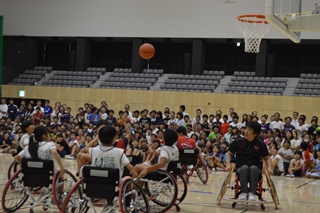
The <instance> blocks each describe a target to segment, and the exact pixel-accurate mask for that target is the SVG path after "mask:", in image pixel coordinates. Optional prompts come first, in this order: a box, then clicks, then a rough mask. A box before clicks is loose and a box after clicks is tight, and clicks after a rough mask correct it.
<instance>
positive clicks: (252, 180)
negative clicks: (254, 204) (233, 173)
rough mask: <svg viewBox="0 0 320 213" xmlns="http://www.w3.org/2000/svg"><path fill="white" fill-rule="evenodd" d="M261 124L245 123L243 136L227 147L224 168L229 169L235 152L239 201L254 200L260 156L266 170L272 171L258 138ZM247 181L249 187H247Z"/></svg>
mask: <svg viewBox="0 0 320 213" xmlns="http://www.w3.org/2000/svg"><path fill="white" fill-rule="evenodd" d="M260 131H261V126H260V124H259V123H258V122H255V121H252V122H249V123H248V124H247V127H246V131H245V137H244V138H237V139H236V140H235V141H234V142H233V143H231V145H230V147H229V151H228V154H227V157H226V168H225V170H226V171H228V170H230V161H231V158H232V157H233V156H234V155H235V154H236V168H237V174H238V175H239V180H240V192H241V193H240V194H239V197H238V200H240V201H242V200H243V201H246V200H248V201H256V198H255V194H256V191H257V187H258V182H259V178H260V177H261V170H262V163H261V157H262V158H263V159H264V160H265V162H266V164H267V167H268V172H269V173H270V174H272V173H273V170H272V167H271V164H272V163H271V159H270V158H269V152H268V149H267V147H266V145H265V144H264V143H263V142H262V141H261V140H260V139H259V135H260ZM248 183H249V185H250V187H249V188H248Z"/></svg>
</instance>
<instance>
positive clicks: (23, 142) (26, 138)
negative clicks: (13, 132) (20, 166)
mask: <svg viewBox="0 0 320 213" xmlns="http://www.w3.org/2000/svg"><path fill="white" fill-rule="evenodd" d="M29 140H30V135H29V134H28V133H25V134H23V135H22V137H21V139H20V147H21V148H22V149H24V148H25V147H26V146H28V145H29Z"/></svg>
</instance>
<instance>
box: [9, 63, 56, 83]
mask: <svg viewBox="0 0 320 213" xmlns="http://www.w3.org/2000/svg"><path fill="white" fill-rule="evenodd" d="M51 70H52V67H47V66H35V67H34V69H33V70H25V72H24V73H23V74H20V75H19V76H18V78H14V79H13V81H12V83H9V84H14V85H35V83H36V82H38V81H40V80H41V79H42V78H43V77H44V76H45V75H46V74H48V73H50V72H51Z"/></svg>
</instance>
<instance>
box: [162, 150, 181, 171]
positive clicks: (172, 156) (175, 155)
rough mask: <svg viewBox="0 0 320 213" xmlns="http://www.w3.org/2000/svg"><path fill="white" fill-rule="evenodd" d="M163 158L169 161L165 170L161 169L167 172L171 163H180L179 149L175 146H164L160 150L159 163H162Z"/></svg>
mask: <svg viewBox="0 0 320 213" xmlns="http://www.w3.org/2000/svg"><path fill="white" fill-rule="evenodd" d="M161 158H166V159H167V162H166V165H165V166H164V167H163V168H161V169H163V170H167V169H168V165H169V163H170V161H178V160H179V150H178V148H177V147H176V146H175V145H174V146H163V147H162V148H161V150H160V154H159V158H158V162H160V159H161Z"/></svg>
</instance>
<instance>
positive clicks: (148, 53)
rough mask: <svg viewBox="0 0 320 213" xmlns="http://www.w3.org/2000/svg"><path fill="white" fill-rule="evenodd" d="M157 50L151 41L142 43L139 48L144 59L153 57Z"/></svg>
mask: <svg viewBox="0 0 320 213" xmlns="http://www.w3.org/2000/svg"><path fill="white" fill-rule="evenodd" d="M155 52H156V50H155V49H154V46H153V45H152V44H149V43H145V44H142V45H141V46H140V48H139V55H140V57H141V58H143V59H151V58H152V57H153V56H154V54H155Z"/></svg>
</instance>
